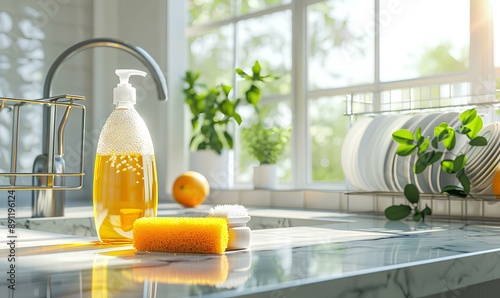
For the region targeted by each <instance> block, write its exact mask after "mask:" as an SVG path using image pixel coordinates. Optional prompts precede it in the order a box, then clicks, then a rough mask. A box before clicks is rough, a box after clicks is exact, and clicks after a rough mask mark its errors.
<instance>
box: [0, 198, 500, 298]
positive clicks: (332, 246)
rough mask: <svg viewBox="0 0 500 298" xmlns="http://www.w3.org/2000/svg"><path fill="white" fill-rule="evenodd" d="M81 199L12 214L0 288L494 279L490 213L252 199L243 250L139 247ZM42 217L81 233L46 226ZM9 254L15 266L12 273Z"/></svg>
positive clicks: (253, 289) (319, 293) (340, 289)
mask: <svg viewBox="0 0 500 298" xmlns="http://www.w3.org/2000/svg"><path fill="white" fill-rule="evenodd" d="M81 208H83V209H75V210H73V211H71V210H70V211H69V212H68V214H67V216H66V217H65V218H59V219H50V218H47V219H40V220H39V219H24V220H23V219H22V218H18V219H17V221H18V222H17V223H18V226H17V227H16V230H15V235H10V234H9V233H8V229H7V227H5V226H2V227H0V231H1V233H0V237H1V238H2V239H1V240H2V246H1V247H0V268H2V269H1V272H2V273H0V274H3V275H4V276H2V277H1V278H0V288H1V291H0V297H4V296H3V295H5V293H7V290H8V286H9V285H12V282H14V283H15V288H16V290H15V291H13V293H14V296H13V297H23V298H28V297H200V296H203V297H247V296H248V297H306V296H307V295H311V293H314V297H425V296H429V295H440V296H438V297H458V296H457V295H459V296H460V293H462V295H461V296H460V297H465V295H463V293H465V291H466V290H467V289H468V288H469V289H470V288H472V287H473V286H474V285H477V284H480V283H484V282H489V281H494V280H497V279H500V267H499V266H497V264H499V261H500V225H498V224H496V223H486V222H470V221H469V222H465V221H443V220H432V218H429V219H428V220H427V222H426V224H415V223H413V222H411V221H400V222H388V221H387V220H386V219H385V218H383V217H379V216H374V215H366V214H346V213H338V212H326V211H305V210H292V209H288V210H287V209H272V208H266V209H262V208H253V209H252V208H251V209H250V210H249V213H250V215H251V216H252V220H251V221H250V223H251V225H250V226H251V227H252V233H253V234H252V236H253V239H252V245H251V248H250V249H249V250H244V251H233V252H227V253H226V254H224V255H203V254H174V253H142V252H136V251H135V250H134V249H133V247H132V246H131V245H105V244H101V243H99V242H98V241H97V238H96V237H95V236H93V235H92V233H93V232H92V229H91V228H90V227H89V225H90V226H91V225H92V222H91V220H89V217H88V214H89V212H90V214H91V210H88V208H87V209H86V208H85V207H81ZM205 211H206V208H198V209H196V210H190V212H196V213H200V214H203V213H204V212H205ZM183 212H184V213H183ZM178 214H181V215H182V214H185V210H181V209H179V208H178V207H176V208H174V207H173V206H163V207H161V208H160V212H159V216H167V215H178ZM87 222H90V224H87ZM1 224H2V225H5V224H6V220H5V219H4V220H2V222H1ZM50 226H52V228H53V227H54V226H59V227H61V226H64V227H66V228H67V227H72V228H71V229H72V230H71V232H68V231H66V232H65V234H68V233H71V234H77V235H78V234H79V233H80V234H81V233H83V235H87V234H89V235H88V236H83V235H80V236H75V235H64V234H63V233H62V232H61V231H58V233H52V232H47V231H43V229H45V230H50V229H52V228H51V227H50ZM13 236H16V237H15V238H13ZM11 240H15V248H14V250H13V251H12V250H11V247H10V246H9V243H12V242H10V241H11ZM12 252H14V254H15V261H13V260H11V259H10V257H9V255H11V254H12ZM12 265H14V266H15V267H14V271H15V273H14V275H15V277H14V278H13V280H11V281H9V280H8V279H9V273H8V272H9V270H10V268H12ZM449 293H452V294H453V295H454V296H453V295H449ZM5 297H7V296H5Z"/></svg>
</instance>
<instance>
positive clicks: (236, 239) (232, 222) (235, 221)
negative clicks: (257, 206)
mask: <svg viewBox="0 0 500 298" xmlns="http://www.w3.org/2000/svg"><path fill="white" fill-rule="evenodd" d="M208 217H221V218H226V220H227V225H228V228H229V230H228V231H229V242H228V244H227V249H226V250H237V249H247V248H249V247H250V242H251V240H252V231H251V230H250V228H249V227H247V226H246V223H247V222H248V221H249V220H250V216H248V212H247V209H246V208H245V207H243V206H241V205H238V204H233V205H217V206H215V207H213V208H211V209H210V210H209V211H208Z"/></svg>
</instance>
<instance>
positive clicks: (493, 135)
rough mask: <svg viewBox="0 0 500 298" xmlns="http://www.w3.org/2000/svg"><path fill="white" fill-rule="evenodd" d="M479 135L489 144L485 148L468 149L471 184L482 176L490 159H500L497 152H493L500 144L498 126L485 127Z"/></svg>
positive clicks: (494, 124)
mask: <svg viewBox="0 0 500 298" xmlns="http://www.w3.org/2000/svg"><path fill="white" fill-rule="evenodd" d="M478 135H480V136H484V137H485V138H486V139H487V140H488V144H487V145H486V146H483V147H471V146H467V147H466V151H465V156H466V157H467V167H466V169H467V175H468V176H469V179H471V182H472V180H475V179H476V178H477V177H478V176H480V175H481V173H482V172H483V170H484V168H485V167H486V166H487V164H488V163H490V162H491V160H490V159H491V158H492V157H498V154H497V152H496V151H495V150H493V149H494V148H496V146H497V144H498V142H499V141H500V136H499V134H498V124H497V123H492V124H489V125H487V126H485V127H483V129H482V130H481V131H480V132H479V134H478ZM476 182H477V181H476Z"/></svg>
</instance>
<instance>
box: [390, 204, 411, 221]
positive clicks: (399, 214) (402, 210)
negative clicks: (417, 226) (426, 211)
mask: <svg viewBox="0 0 500 298" xmlns="http://www.w3.org/2000/svg"><path fill="white" fill-rule="evenodd" d="M410 213H411V207H410V206H407V205H399V206H398V205H394V206H390V207H387V209H385V211H384V214H385V217H386V218H387V219H390V220H400V219H403V218H405V217H407V216H408V215H410Z"/></svg>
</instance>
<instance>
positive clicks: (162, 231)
mask: <svg viewBox="0 0 500 298" xmlns="http://www.w3.org/2000/svg"><path fill="white" fill-rule="evenodd" d="M133 233H134V247H135V248H136V249H137V250H140V251H167V252H191V253H213V254H221V253H223V252H224V251H225V250H226V248H227V244H228V239H229V235H228V228H227V222H226V220H225V219H223V218H202V217H143V218H139V219H137V220H136V221H135V222H134V228H133Z"/></svg>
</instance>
